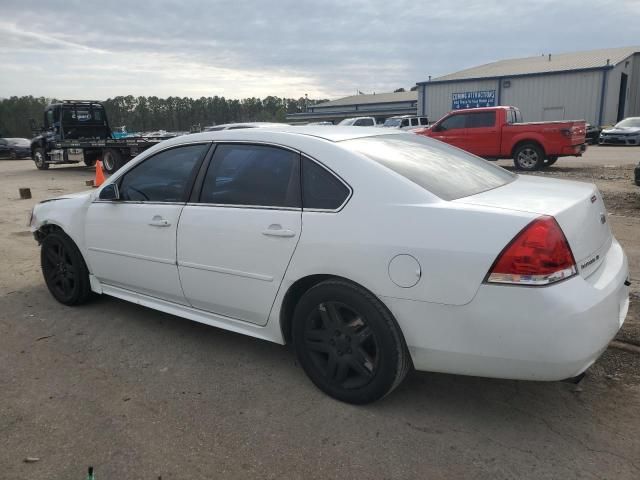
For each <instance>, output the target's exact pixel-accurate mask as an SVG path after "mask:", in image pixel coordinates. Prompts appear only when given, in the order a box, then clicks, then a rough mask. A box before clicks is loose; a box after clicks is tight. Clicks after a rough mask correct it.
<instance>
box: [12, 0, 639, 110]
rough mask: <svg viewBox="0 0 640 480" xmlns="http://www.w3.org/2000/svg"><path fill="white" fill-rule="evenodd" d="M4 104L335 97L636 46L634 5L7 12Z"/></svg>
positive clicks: (334, 1) (182, 6) (377, 2)
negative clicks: (17, 100) (481, 68)
mask: <svg viewBox="0 0 640 480" xmlns="http://www.w3.org/2000/svg"><path fill="white" fill-rule="evenodd" d="M3 4H4V5H3V9H2V10H3V19H2V20H0V39H2V42H0V62H1V63H0V65H2V66H3V67H2V68H3V75H0V96H9V95H25V94H33V95H44V96H56V97H58V98H64V97H73V98H77V97H93V98H106V97H110V96H115V95H126V94H134V95H157V96H169V95H180V96H200V95H225V96H227V97H234V98H239V97H246V96H265V95H269V94H272V95H280V96H289V97H300V96H303V95H304V94H305V93H308V94H309V96H311V97H325V98H327V97H330V98H333V97H338V96H342V95H347V94H352V93H355V91H356V90H362V91H365V92H371V91H376V92H382V91H390V90H393V89H395V88H398V87H405V88H408V87H410V86H412V85H413V84H414V83H415V82H417V81H422V80H424V79H426V78H427V76H428V75H432V76H434V77H435V76H438V75H442V74H446V73H449V72H452V71H456V70H459V69H463V68H467V67H470V66H473V65H478V64H481V63H486V62H490V61H494V60H499V59H502V58H508V57H518V56H528V55H539V54H540V53H543V52H545V53H548V52H555V53H560V52H565V51H572V50H585V49H590V48H602V47H616V46H626V45H632V44H634V43H635V42H637V38H636V33H637V25H638V24H639V23H640V11H639V10H638V7H637V3H634V2H631V1H617V2H613V1H606V2H599V3H598V12H597V14H596V13H595V12H594V8H592V7H590V6H589V5H586V4H585V3H584V2H578V1H574V0H565V1H564V2H555V1H548V0H543V1H537V2H530V1H510V2H504V1H492V0H487V1H482V2H480V1H459V0H453V1H452V0H450V1H441V0H436V1H433V0H430V1H428V2H416V1H415V0H410V1H407V0H396V1H394V2H389V1H384V0H371V1H365V0H355V1H349V2H345V1H344V0H323V1H307V0H296V1H292V0H273V1H271V2H265V1H257V0H251V1H250V0H233V1H231V0H218V1H208V0H207V1H205V0H189V1H188V0H183V1H172V0H156V1H153V2H143V1H136V2H129V3H127V4H126V5H120V6H118V7H117V8H116V7H114V6H113V5H112V6H110V5H109V4H108V3H107V4H105V2H97V1H86V0H85V1H81V0H68V1H64V2H63V1H56V0H51V1H48V0H39V1H34V0H32V1H29V0H21V1H15V0H5V1H4V2H3Z"/></svg>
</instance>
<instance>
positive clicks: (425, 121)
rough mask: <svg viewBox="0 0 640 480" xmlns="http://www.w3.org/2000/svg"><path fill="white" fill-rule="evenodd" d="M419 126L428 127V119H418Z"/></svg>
mask: <svg viewBox="0 0 640 480" xmlns="http://www.w3.org/2000/svg"><path fill="white" fill-rule="evenodd" d="M420 125H429V119H427V117H420Z"/></svg>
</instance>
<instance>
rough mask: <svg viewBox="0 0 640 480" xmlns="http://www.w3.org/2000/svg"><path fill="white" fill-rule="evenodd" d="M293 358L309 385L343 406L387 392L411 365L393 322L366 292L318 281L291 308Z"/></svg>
mask: <svg viewBox="0 0 640 480" xmlns="http://www.w3.org/2000/svg"><path fill="white" fill-rule="evenodd" d="M292 333H293V343H294V347H295V350H296V354H297V356H298V359H299V361H300V364H301V365H302V368H303V369H304V370H305V373H306V374H307V375H308V376H309V378H310V379H311V381H313V383H314V384H315V385H316V386H317V387H318V388H320V390H322V391H323V392H325V393H326V394H328V395H330V396H332V397H334V398H336V399H338V400H341V401H343V402H348V403H354V404H364V403H369V402H373V401H375V400H378V399H379V398H382V397H384V396H385V395H387V394H388V393H390V392H391V391H392V390H393V389H394V388H395V387H397V386H398V385H399V384H400V382H401V381H402V379H403V378H404V377H405V375H406V373H407V371H408V370H409V368H410V366H411V360H410V357H409V353H408V351H407V347H406V345H405V343H404V338H403V337H402V333H401V331H400V328H399V327H398V325H397V323H396V321H395V319H394V318H393V317H392V315H391V313H390V312H389V311H388V310H387V308H386V307H385V306H384V305H383V304H382V303H381V302H380V300H379V299H378V298H376V297H375V296H374V295H373V294H372V293H371V292H369V291H367V290H365V289H364V288H362V287H360V286H359V285H356V284H353V283H351V282H348V281H346V280H342V279H332V280H326V281H324V282H321V283H319V284H317V285H315V286H314V287H312V288H311V289H309V290H308V291H307V292H306V293H305V294H304V295H303V296H302V298H301V299H300V301H299V302H298V304H297V305H296V308H295V312H294V318H293V330H292Z"/></svg>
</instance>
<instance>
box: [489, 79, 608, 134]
mask: <svg viewBox="0 0 640 480" xmlns="http://www.w3.org/2000/svg"><path fill="white" fill-rule="evenodd" d="M505 80H506V79H505ZM509 81H510V82H511V86H510V87H509V88H503V89H502V95H501V99H502V102H501V103H502V105H513V106H515V107H518V108H519V109H520V111H522V115H523V117H524V120H525V121H526V122H539V121H543V120H586V121H587V122H589V123H594V124H597V122H598V112H599V109H600V91H601V89H602V72H600V71H593V72H574V73H561V74H554V75H536V76H531V77H519V78H513V79H510V80H509Z"/></svg>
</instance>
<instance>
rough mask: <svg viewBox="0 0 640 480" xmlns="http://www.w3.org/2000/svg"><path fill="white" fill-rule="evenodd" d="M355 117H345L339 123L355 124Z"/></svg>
mask: <svg viewBox="0 0 640 480" xmlns="http://www.w3.org/2000/svg"><path fill="white" fill-rule="evenodd" d="M355 121H356V120H355V118H345V119H344V120H342V121H341V122H340V123H339V124H338V125H347V126H348V125H353V123H354V122H355Z"/></svg>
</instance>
